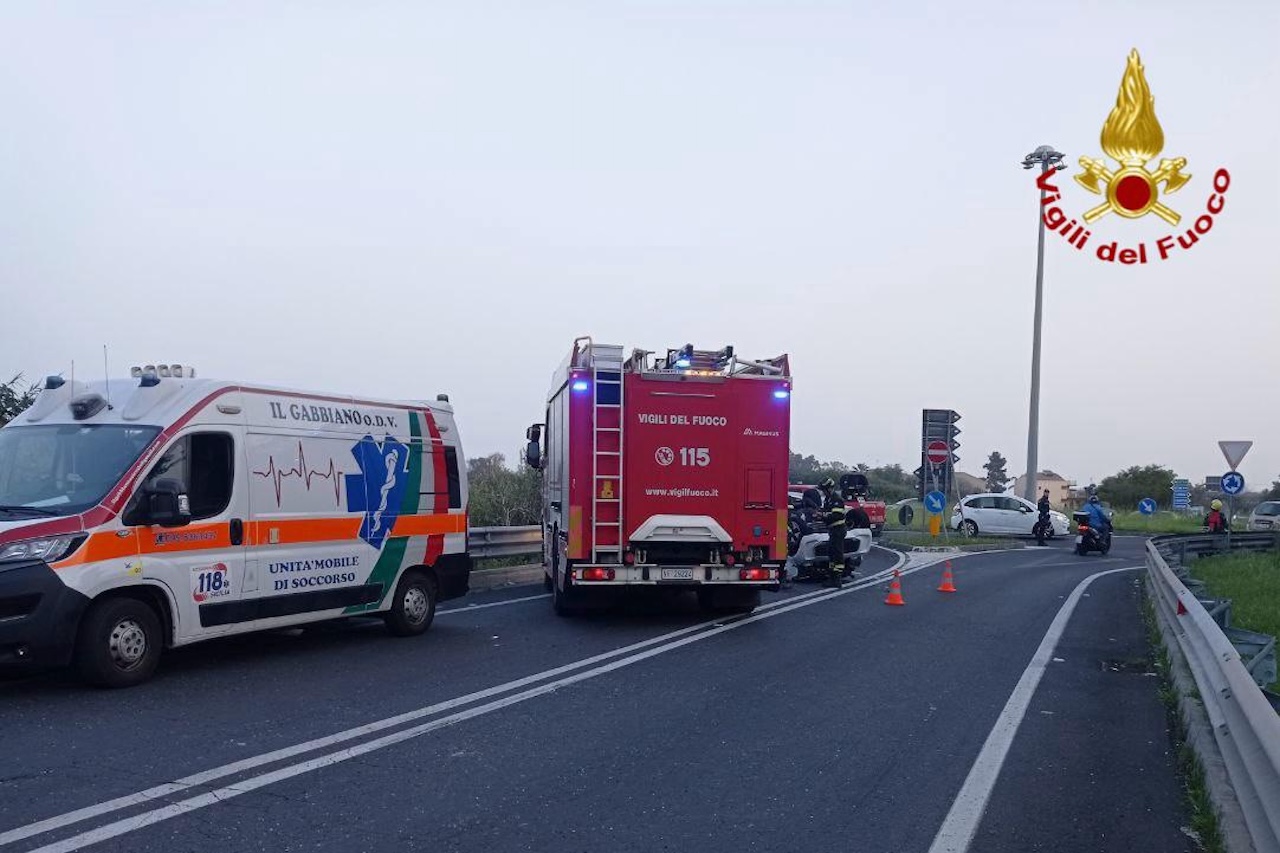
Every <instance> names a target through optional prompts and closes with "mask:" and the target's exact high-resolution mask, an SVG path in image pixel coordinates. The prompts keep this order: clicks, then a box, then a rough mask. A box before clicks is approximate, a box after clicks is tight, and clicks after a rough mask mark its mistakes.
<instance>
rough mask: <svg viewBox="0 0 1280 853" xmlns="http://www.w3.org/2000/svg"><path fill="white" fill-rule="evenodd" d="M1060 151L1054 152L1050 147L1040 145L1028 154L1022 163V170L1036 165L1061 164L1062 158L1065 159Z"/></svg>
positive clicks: (1064, 155)
mask: <svg viewBox="0 0 1280 853" xmlns="http://www.w3.org/2000/svg"><path fill="white" fill-rule="evenodd" d="M1066 156H1067V155H1066V154H1063V153H1062V152H1061V151H1056V150H1054V147H1053V146H1052V145H1041V146H1040V147H1039V148H1037V149H1036V150H1035V151H1032V152H1031V153H1030V154H1028V155H1027V156H1026V157H1025V158H1024V159H1023V161H1022V168H1024V169H1030V168H1032V167H1033V166H1035V165H1036V164H1041V165H1045V166H1053V165H1056V164H1058V163H1061V162H1062V158H1063V157H1066Z"/></svg>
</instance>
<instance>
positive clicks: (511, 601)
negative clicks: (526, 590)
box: [436, 592, 551, 616]
mask: <svg viewBox="0 0 1280 853" xmlns="http://www.w3.org/2000/svg"><path fill="white" fill-rule="evenodd" d="M550 597H551V593H549V592H544V593H542V594H541V595H526V596H525V597H524V598H508V599H507V600H506V601H491V602H489V603H488V604H469V605H467V606H466V607H450V608H449V609H448V610H437V611H436V615H437V616H444V615H445V614H446V613H469V612H470V611H472V610H484V609H485V608H486V607H505V606H506V605H508V604H519V603H520V602H522V601H537V600H538V599H540V598H550Z"/></svg>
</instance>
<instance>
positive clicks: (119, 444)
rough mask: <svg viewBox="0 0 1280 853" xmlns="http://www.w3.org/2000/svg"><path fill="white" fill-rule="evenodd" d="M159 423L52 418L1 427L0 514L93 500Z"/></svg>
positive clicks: (47, 511)
mask: <svg viewBox="0 0 1280 853" xmlns="http://www.w3.org/2000/svg"><path fill="white" fill-rule="evenodd" d="M159 431H160V428H159V427H151V426H121V425H115V424H101V425H92V426H91V425H85V424H50V425H48V426H43V425H41V426H21V427H11V428H9V429H4V430H0V518H13V517H15V516H17V517H22V516H25V515H73V514H75V513H78V512H83V511H84V510H86V509H89V508H90V507H93V506H96V505H97V504H98V502H99V501H101V500H102V498H103V496H104V495H106V494H107V492H108V491H109V490H110V489H111V487H112V486H114V485H115V484H116V483H117V482H119V480H120V477H121V476H123V475H124V473H125V472H126V471H128V470H129V466H130V465H132V464H133V463H134V462H135V461H136V460H137V458H138V456H139V455H141V454H142V451H143V450H145V449H146V447H147V445H149V444H150V443H151V441H152V439H154V438H155V437H156V434H157V433H158V432H159Z"/></svg>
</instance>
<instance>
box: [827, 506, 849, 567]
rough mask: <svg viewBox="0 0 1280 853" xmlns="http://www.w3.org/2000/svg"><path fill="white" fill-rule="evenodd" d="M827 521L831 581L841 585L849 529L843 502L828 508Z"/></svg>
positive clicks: (828, 561)
mask: <svg viewBox="0 0 1280 853" xmlns="http://www.w3.org/2000/svg"><path fill="white" fill-rule="evenodd" d="M826 522H827V565H828V577H829V583H831V584H833V585H834V586H840V584H841V583H842V582H843V576H844V535H845V531H846V530H847V529H848V524H847V523H846V520H845V509H844V504H843V503H839V502H836V503H835V504H833V505H832V506H831V507H830V508H828V509H827V517H826Z"/></svg>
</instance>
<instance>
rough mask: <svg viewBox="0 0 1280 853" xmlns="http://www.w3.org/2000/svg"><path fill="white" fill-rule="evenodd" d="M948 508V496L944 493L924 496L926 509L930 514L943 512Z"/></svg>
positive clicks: (932, 493)
mask: <svg viewBox="0 0 1280 853" xmlns="http://www.w3.org/2000/svg"><path fill="white" fill-rule="evenodd" d="M946 506H947V496H946V495H944V494H943V493H942V492H929V494H927V495H925V496H924V508H925V509H926V510H928V511H929V512H942V510H943V509H945V508H946Z"/></svg>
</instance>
